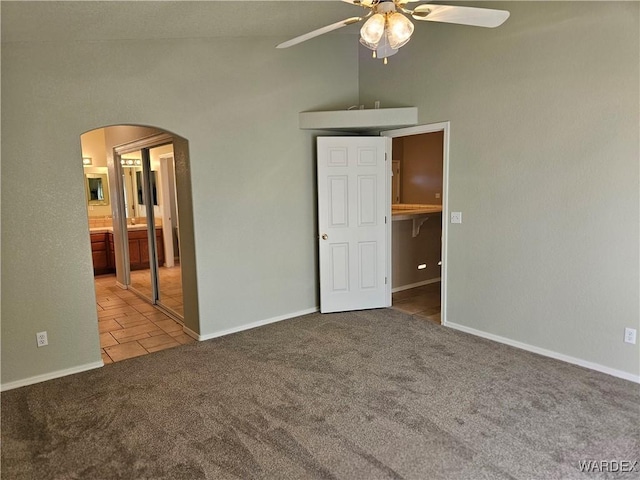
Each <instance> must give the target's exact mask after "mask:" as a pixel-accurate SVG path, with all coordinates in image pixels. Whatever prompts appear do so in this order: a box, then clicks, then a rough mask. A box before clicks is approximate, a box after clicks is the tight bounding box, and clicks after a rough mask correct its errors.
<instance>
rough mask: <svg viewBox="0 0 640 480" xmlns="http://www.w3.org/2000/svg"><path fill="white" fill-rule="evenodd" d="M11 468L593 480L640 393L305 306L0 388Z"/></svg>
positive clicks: (470, 340) (434, 328)
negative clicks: (247, 326)
mask: <svg viewBox="0 0 640 480" xmlns="http://www.w3.org/2000/svg"><path fill="white" fill-rule="evenodd" d="M1 400H2V478H3V479H4V478H7V479H12V480H19V479H38V480H44V479H123V480H131V479H188V480H195V479H205V478H206V479H227V478H230V479H231V478H243V479H250V478H260V479H261V478H287V479H298V478H328V479H330V478H336V479H338V478H340V479H367V480H369V479H382V478H394V479H400V478H407V479H434V480H437V479H474V480H479V479H514V478H515V479H545V480H546V479H573V478H576V479H578V478H579V479H593V478H617V479H618V478H620V479H621V478H638V477H639V473H638V471H637V469H636V471H635V472H631V473H627V474H620V473H618V474H615V475H613V474H587V473H581V472H580V471H579V469H578V464H579V463H578V462H579V461H581V460H618V461H623V460H624V461H633V460H639V459H640V458H639V456H640V455H639V453H638V452H640V430H639V428H638V427H639V425H640V407H639V405H640V386H638V385H636V384H633V383H631V382H627V381H624V380H620V379H617V378H613V377H610V376H607V375H604V374H600V373H597V372H593V371H589V370H586V369H583V368H580V367H576V366H573V365H569V364H566V363H563V362H559V361H555V360H552V359H548V358H544V357H540V356H538V355H535V354H531V353H528V352H524V351H521V350H517V349H514V348H511V347H508V346H505V345H500V344H497V343H493V342H489V341H486V340H483V339H479V338H476V337H473V336H470V335H466V334H464V333H460V332H456V331H453V330H450V329H447V328H444V327H440V326H438V325H434V324H432V323H429V322H426V321H424V320H420V319H418V318H414V317H411V316H410V315H407V314H404V313H402V312H398V311H394V310H374V311H363V312H352V313H345V314H331V315H320V314H313V315H307V316H304V317H300V318H296V319H292V320H287V321H283V322H280V323H277V324H273V325H269V326H266V327H262V328H258V329H254V330H250V331H247V332H242V333H238V334H235V335H230V336H227V337H224V338H220V339H216V340H211V341H207V342H200V343H197V344H191V345H185V346H183V347H178V348H175V349H171V350H165V351H162V352H158V353H156V354H153V355H149V356H144V357H139V358H134V359H131V360H126V361H123V362H120V363H116V364H113V365H107V366H106V367H104V368H101V369H98V370H93V371H90V372H85V373H81V374H77V375H73V376H69V377H65V378H61V379H57V380H52V381H49V382H45V383H41V384H38V385H33V386H29V387H24V388H20V389H17V390H12V391H8V392H5V393H3V394H2V396H1Z"/></svg>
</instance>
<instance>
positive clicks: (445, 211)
mask: <svg viewBox="0 0 640 480" xmlns="http://www.w3.org/2000/svg"><path fill="white" fill-rule="evenodd" d="M450 129H451V123H450V122H449V121H446V122H438V123H428V124H424V125H416V126H415V127H408V128H399V129H396V130H385V131H381V132H380V136H383V137H389V138H395V137H406V136H409V135H420V134H422V133H435V132H443V139H442V255H441V258H440V260H441V261H442V265H441V266H440V324H441V325H446V324H447V283H448V275H447V270H448V268H447V266H448V263H449V262H448V248H447V245H448V243H449V222H448V221H447V219H448V218H449V138H450ZM390 243H391V240H390ZM391 248H393V247H391ZM392 282H393V280H392V279H391V280H390V281H389V287H390V289H391V288H392V285H391V284H392Z"/></svg>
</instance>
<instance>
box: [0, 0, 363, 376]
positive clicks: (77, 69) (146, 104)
mask: <svg viewBox="0 0 640 480" xmlns="http://www.w3.org/2000/svg"><path fill="white" fill-rule="evenodd" d="M80 3H82V2H80ZM117 7H118V6H117V5H116V6H115V7H114V8H117ZM22 8H23V7H21V6H19V5H14V6H12V9H11V12H12V13H13V14H14V15H17V14H16V12H21V11H22V10H21V9H22ZM24 8H25V9H26V10H25V11H26V12H29V11H30V10H28V9H29V8H31V7H30V6H26V7H24ZM274 8H275V7H274ZM11 12H10V13H11ZM3 14H5V12H4V9H3ZM16 18H17V19H18V20H19V21H22V22H24V21H26V20H28V15H27V18H26V19H25V17H24V16H19V15H18V16H16V17H13V21H16ZM2 20H3V26H4V24H5V22H7V23H11V22H12V17H7V15H4V16H3V19H2ZM237 20H238V21H239V22H240V21H242V18H238V19H237ZM227 21H234V20H233V17H231V18H229V19H227ZM3 33H4V32H3ZM284 39H285V38H280V37H256V38H232V39H231V38H210V39H209V38H188V39H171V40H160V39H156V40H152V41H151V40H149V41H147V40H144V39H141V40H112V41H92V42H84V41H76V40H70V41H60V42H58V41H45V42H29V41H27V42H5V41H3V44H2V66H3V68H2V99H3V106H2V114H3V120H4V121H3V142H2V160H3V162H2V190H3V205H2V208H3V211H2V240H3V241H2V260H3V263H2V279H3V284H4V285H3V286H4V291H3V292H2V293H3V300H4V303H3V305H2V314H3V322H2V382H3V384H5V385H7V384H9V385H12V384H13V385H15V382H21V381H27V380H28V379H29V378H33V377H35V376H38V375H52V374H55V372H57V371H62V373H64V372H68V371H70V369H77V368H80V369H81V368H84V367H87V368H88V367H90V366H95V363H96V362H99V361H100V351H99V346H98V329H97V321H96V311H95V304H94V301H95V298H94V291H93V282H92V281H93V272H92V269H91V252H90V243H89V236H88V232H87V225H86V221H87V213H86V207H85V205H84V187H83V178H82V168H81V167H79V162H80V157H81V151H80V141H79V139H80V134H81V133H83V132H86V131H88V130H91V129H93V128H97V127H101V126H105V125H114V124H137V125H151V126H157V127H160V128H163V129H166V130H168V131H171V132H174V133H176V134H178V135H181V136H182V137H184V138H186V139H187V140H188V141H189V152H190V161H191V184H192V189H193V210H194V211H193V218H194V229H195V243H196V261H197V267H196V268H197V285H198V287H197V288H198V289H199V299H200V304H199V306H198V307H199V312H200V314H199V315H200V325H199V329H200V334H201V335H211V334H215V333H216V332H221V331H224V330H226V329H230V328H237V327H240V326H242V325H246V324H248V323H251V322H255V321H260V320H264V319H268V318H272V317H276V316H282V315H288V314H292V313H295V312H299V311H302V310H308V309H313V308H315V307H316V306H317V282H316V275H317V271H316V262H317V259H316V246H315V245H316V240H315V238H316V220H315V215H314V211H315V203H316V200H315V187H314V183H315V175H314V172H315V163H314V153H313V152H314V138H313V134H312V133H309V132H304V131H300V130H299V129H298V124H297V122H298V112H300V111H304V110H308V109H313V108H319V107H324V108H333V107H343V106H348V105H351V104H354V103H357V98H358V79H357V75H358V71H357V61H355V60H356V59H357V42H354V41H353V38H352V37H351V36H349V35H331V36H328V37H327V38H325V39H323V41H322V42H313V43H308V44H307V45H305V46H303V47H301V48H298V49H290V50H286V51H282V50H276V49H275V48H274V45H275V44H277V43H278V42H280V41H283V40H284ZM27 184H28V185H30V188H25V185H27ZM187 323H188V322H187ZM42 330H46V331H48V333H49V343H50V345H49V346H48V347H46V348H40V349H37V348H36V342H35V333H36V332H39V331H42Z"/></svg>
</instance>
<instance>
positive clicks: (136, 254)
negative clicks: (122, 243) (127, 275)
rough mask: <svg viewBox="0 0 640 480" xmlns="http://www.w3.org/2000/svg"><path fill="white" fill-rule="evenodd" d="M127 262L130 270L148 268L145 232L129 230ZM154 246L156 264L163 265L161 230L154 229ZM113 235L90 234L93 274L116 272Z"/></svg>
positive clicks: (147, 245) (106, 233) (102, 233)
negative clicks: (156, 250)
mask: <svg viewBox="0 0 640 480" xmlns="http://www.w3.org/2000/svg"><path fill="white" fill-rule="evenodd" d="M127 233H128V243H129V260H130V268H131V270H143V269H146V268H149V239H148V237H147V230H146V229H144V230H129V231H128V232H127ZM156 245H157V248H158V264H159V265H162V264H163V263H164V240H163V237H162V228H160V227H156ZM114 252H115V249H114V245H113V233H112V232H110V231H104V232H95V233H93V232H92V233H91V254H92V257H93V274H94V275H103V274H106V273H114V272H115V271H116V260H115V253H114Z"/></svg>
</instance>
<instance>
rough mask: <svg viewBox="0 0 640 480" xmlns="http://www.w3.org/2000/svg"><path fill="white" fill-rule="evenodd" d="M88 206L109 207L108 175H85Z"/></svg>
mask: <svg viewBox="0 0 640 480" xmlns="http://www.w3.org/2000/svg"><path fill="white" fill-rule="evenodd" d="M84 187H85V190H86V193H87V205H109V182H108V181H107V174H106V173H85V174H84Z"/></svg>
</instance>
